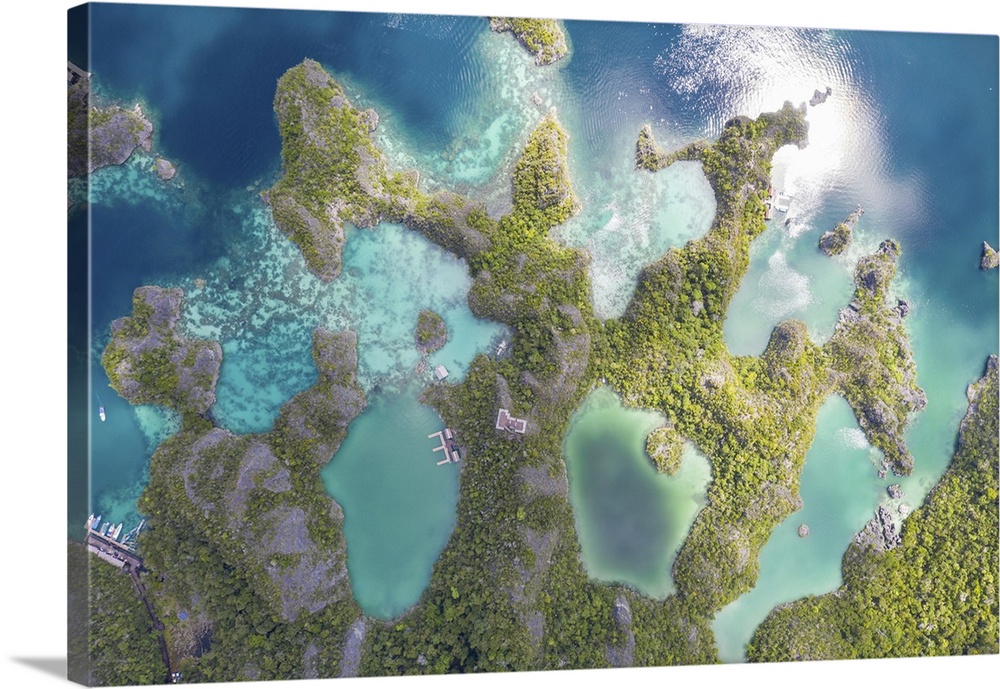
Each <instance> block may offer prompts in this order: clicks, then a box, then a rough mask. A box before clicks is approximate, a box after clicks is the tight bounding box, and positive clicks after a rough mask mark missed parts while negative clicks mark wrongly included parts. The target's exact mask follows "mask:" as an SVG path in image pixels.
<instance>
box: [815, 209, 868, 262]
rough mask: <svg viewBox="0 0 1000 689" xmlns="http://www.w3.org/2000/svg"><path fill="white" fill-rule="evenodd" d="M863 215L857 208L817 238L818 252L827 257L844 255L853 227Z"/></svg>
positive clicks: (862, 211) (849, 242) (849, 243)
mask: <svg viewBox="0 0 1000 689" xmlns="http://www.w3.org/2000/svg"><path fill="white" fill-rule="evenodd" d="M864 213H865V212H864V210H862V209H861V207H860V206H859V207H858V208H857V210H855V211H854V212H853V213H851V214H850V215H849V216H847V219H846V220H844V222H842V223H837V226H836V227H834V228H833V229H832V230H829V231H827V232H824V233H823V236H821V237H820V238H819V248H820V250H821V251H822V252H823V253H825V254H826V255H827V256H838V255H839V254H842V253H844V250H845V249H847V247H848V246H850V245H851V237H852V236H853V234H854V226H855V225H857V224H858V220H859V219H860V218H861V216H862V215H864Z"/></svg>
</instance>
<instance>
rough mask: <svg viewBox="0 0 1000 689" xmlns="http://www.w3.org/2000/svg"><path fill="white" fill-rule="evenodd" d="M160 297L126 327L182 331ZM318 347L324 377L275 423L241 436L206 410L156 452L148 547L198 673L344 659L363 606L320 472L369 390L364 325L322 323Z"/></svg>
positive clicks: (319, 669) (177, 661)
mask: <svg viewBox="0 0 1000 689" xmlns="http://www.w3.org/2000/svg"><path fill="white" fill-rule="evenodd" d="M150 308H151V307H150V304H149V303H147V302H146V301H141V303H139V304H138V308H137V309H136V314H135V315H134V316H133V317H132V319H131V320H127V321H126V322H124V323H123V324H121V326H120V328H119V332H120V331H121V330H126V331H128V332H129V333H131V334H132V335H133V336H137V337H141V336H148V335H149V334H150V333H151V332H154V331H157V332H158V337H159V338H160V340H161V341H169V340H171V338H172V337H176V334H175V333H174V332H173V331H172V330H171V329H170V328H166V326H164V325H163V324H162V323H159V321H158V320H157V318H156V317H155V316H153V315H151V314H149V313H148V310H149V309H150ZM158 323H159V324H158ZM213 344H214V343H213ZM313 357H314V359H315V362H316V367H317V370H318V373H319V380H318V381H317V383H316V384H315V385H314V386H313V387H311V388H309V389H307V390H305V391H303V392H301V393H299V394H298V395H296V396H295V397H294V398H293V399H292V400H290V401H289V402H288V403H287V404H286V405H285V406H284V407H283V408H282V410H281V413H280V415H279V418H278V420H277V421H276V422H275V427H274V429H273V430H272V431H271V432H270V433H266V434H260V435H249V436H236V435H233V434H231V433H229V432H228V431H225V430H223V429H220V428H216V427H214V426H213V425H212V423H211V422H210V421H208V420H207V419H205V418H202V417H198V416H194V417H191V418H189V419H188V421H187V422H186V423H185V425H184V427H183V428H182V429H181V431H180V432H179V433H177V434H176V435H174V436H172V437H171V438H169V439H168V440H167V441H166V442H164V443H163V444H162V445H161V446H160V447H159V448H158V449H157V451H156V453H155V454H154V455H153V458H152V460H151V462H150V479H149V483H148V485H147V487H146V489H145V491H144V493H143V495H142V498H141V500H140V503H139V509H140V510H141V511H142V512H143V513H144V514H146V515H148V516H149V518H150V524H151V528H150V529H148V530H147V531H145V532H144V533H143V534H142V535H141V537H140V542H139V548H140V554H141V555H142V556H143V557H144V561H145V564H146V566H147V567H148V568H149V569H150V570H152V571H153V572H155V573H156V577H155V579H154V580H153V581H152V582H150V586H149V589H150V595H151V597H152V599H153V601H154V604H155V606H156V609H157V612H158V615H159V617H160V619H161V620H163V621H164V623H165V624H166V626H167V630H166V634H167V640H168V646H169V648H170V652H171V658H172V659H173V662H174V665H175V669H177V670H180V671H181V672H183V674H184V676H185V677H186V678H188V679H191V680H201V681H210V680H222V679H234V678H242V679H268V678H283V677H285V678H287V677H296V676H299V677H301V676H308V675H312V676H319V675H324V676H329V675H332V674H336V673H337V672H339V670H340V667H341V658H342V644H343V639H344V636H345V634H346V630H347V628H348V626H349V625H350V624H351V622H352V621H353V620H355V619H356V618H357V617H358V616H359V614H360V611H359V610H358V608H357V605H356V604H355V603H354V600H353V598H352V595H351V591H350V584H349V581H348V578H347V570H346V554H345V545H344V540H343V534H342V532H341V521H342V518H343V517H342V513H341V511H340V508H339V506H337V505H336V503H334V502H333V501H332V500H331V499H330V498H329V497H328V496H327V494H326V492H325V490H324V487H323V484H322V481H321V479H320V476H319V472H320V469H321V468H322V466H323V465H324V464H325V463H326V462H327V461H329V459H330V457H331V456H332V455H333V454H334V453H335V452H336V450H337V447H338V446H339V445H340V442H341V441H342V440H343V438H344V437H345V436H346V432H347V425H348V423H350V421H351V420H352V419H353V418H354V417H356V416H357V415H358V414H359V413H360V412H361V410H362V409H363V407H364V395H363V393H362V391H361V389H360V388H359V387H358V386H357V382H356V380H355V370H356V368H357V339H356V337H355V336H354V334H353V333H350V332H347V333H330V332H327V331H324V330H322V329H318V330H317V331H316V332H315V333H314V335H313ZM140 385H141V384H140ZM182 618H184V619H182Z"/></svg>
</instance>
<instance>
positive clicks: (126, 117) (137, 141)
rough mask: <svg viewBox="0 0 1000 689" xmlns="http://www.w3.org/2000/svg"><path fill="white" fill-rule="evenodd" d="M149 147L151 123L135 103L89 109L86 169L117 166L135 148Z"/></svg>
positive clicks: (147, 148) (91, 170) (151, 136)
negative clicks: (128, 106) (87, 161)
mask: <svg viewBox="0 0 1000 689" xmlns="http://www.w3.org/2000/svg"><path fill="white" fill-rule="evenodd" d="M152 147H153V123H152V122H150V121H149V120H148V119H146V116H145V115H144V114H143V112H142V108H141V107H140V106H139V105H136V106H135V107H134V108H132V109H131V110H126V109H125V108H122V107H119V106H117V105H112V106H110V107H107V108H93V109H92V110H91V111H90V165H89V171H90V172H93V171H94V170H97V169H98V168H102V167H105V166H107V165H121V164H122V163H124V162H125V161H126V160H128V159H129V156H131V155H132V152H133V151H134V150H135V149H136V148H142V149H143V150H146V151H149V150H150V149H152Z"/></svg>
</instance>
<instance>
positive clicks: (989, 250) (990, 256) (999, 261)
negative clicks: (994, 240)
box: [979, 242, 1000, 270]
mask: <svg viewBox="0 0 1000 689" xmlns="http://www.w3.org/2000/svg"><path fill="white" fill-rule="evenodd" d="M997 266H1000V255H998V254H997V251H996V249H994V248H993V247H992V246H990V245H989V243H988V242H983V251H982V255H981V256H980V258H979V269H980V270H993V269H994V268H996V267H997Z"/></svg>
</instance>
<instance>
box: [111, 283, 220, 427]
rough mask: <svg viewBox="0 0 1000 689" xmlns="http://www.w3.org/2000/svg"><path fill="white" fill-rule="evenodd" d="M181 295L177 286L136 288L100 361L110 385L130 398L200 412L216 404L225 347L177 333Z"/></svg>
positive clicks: (142, 402)
mask: <svg viewBox="0 0 1000 689" xmlns="http://www.w3.org/2000/svg"><path fill="white" fill-rule="evenodd" d="M183 296H184V293H183V292H182V291H181V290H179V289H164V288H161V287H155V286H151V287H140V288H138V289H136V290H135V292H134V293H133V295H132V315H131V316H126V317H124V318H119V319H117V320H115V321H114V322H113V323H112V324H111V341H110V342H109V343H108V345H107V347H105V349H104V353H103V355H102V356H101V364H102V365H103V367H104V370H105V371H106V372H107V374H108V379H109V380H110V381H111V387H112V388H114V390H115V391H116V392H117V393H118V394H119V395H121V396H122V397H124V398H125V399H127V400H128V401H129V402H131V403H132V404H161V405H164V406H167V407H171V408H173V409H175V410H177V411H179V412H181V413H182V414H188V413H192V414H198V415H202V414H205V413H206V412H207V411H208V409H209V407H211V406H212V405H213V404H215V385H216V383H217V382H218V380H219V367H220V366H221V364H222V348H221V347H220V346H219V343H218V342H211V341H208V340H195V339H190V338H185V337H182V336H181V335H179V334H178V332H177V322H178V321H179V319H180V313H181V300H182V298H183Z"/></svg>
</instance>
